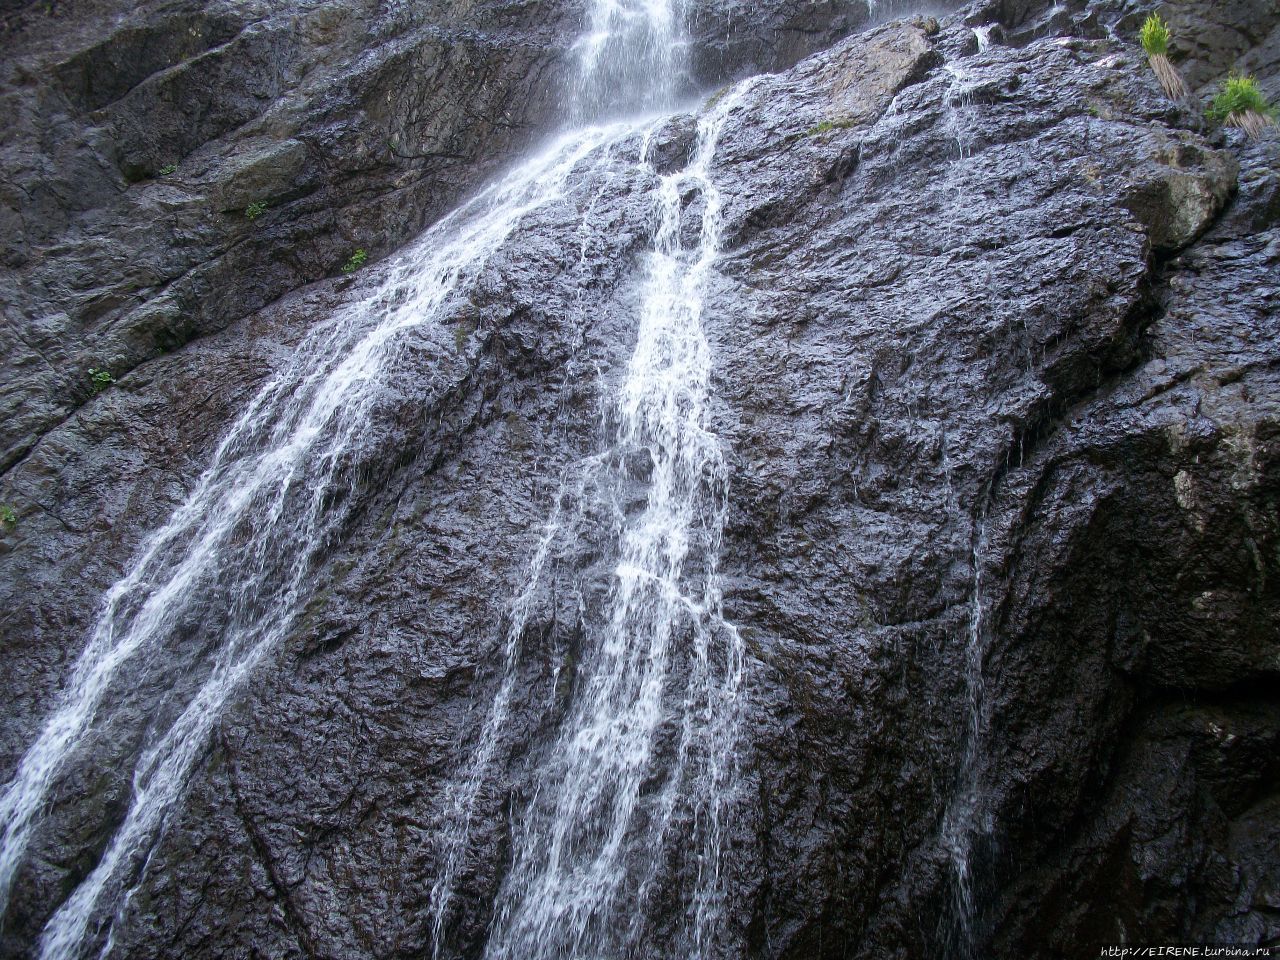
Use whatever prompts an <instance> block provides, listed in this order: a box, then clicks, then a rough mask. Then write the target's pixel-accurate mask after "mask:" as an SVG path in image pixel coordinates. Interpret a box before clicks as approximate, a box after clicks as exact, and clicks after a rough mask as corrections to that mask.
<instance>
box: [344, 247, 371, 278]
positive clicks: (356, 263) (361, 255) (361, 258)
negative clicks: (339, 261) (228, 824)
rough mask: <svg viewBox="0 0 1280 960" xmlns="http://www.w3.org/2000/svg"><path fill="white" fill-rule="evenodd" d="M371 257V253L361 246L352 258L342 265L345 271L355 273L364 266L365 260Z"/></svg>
mask: <svg viewBox="0 0 1280 960" xmlns="http://www.w3.org/2000/svg"><path fill="white" fill-rule="evenodd" d="M368 259H369V254H368V253H367V252H366V251H365V250H364V248H361V249H359V250H357V251H356V252H355V253H353V254H352V255H351V258H350V259H349V260H348V261H347V262H346V263H344V264H343V265H342V272H343V273H355V272H356V271H357V270H359V269H360V268H361V267H363V266H364V262H365V261H366V260H368Z"/></svg>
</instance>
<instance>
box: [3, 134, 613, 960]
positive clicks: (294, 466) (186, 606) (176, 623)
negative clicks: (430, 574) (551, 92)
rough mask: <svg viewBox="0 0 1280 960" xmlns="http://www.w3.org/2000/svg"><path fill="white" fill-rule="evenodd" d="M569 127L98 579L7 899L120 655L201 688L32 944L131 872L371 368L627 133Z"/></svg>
mask: <svg viewBox="0 0 1280 960" xmlns="http://www.w3.org/2000/svg"><path fill="white" fill-rule="evenodd" d="M619 129H620V128H617V127H613V128H603V127H595V128H586V129H583V130H581V131H578V132H576V133H574V134H571V135H568V136H566V137H563V138H561V139H560V140H558V141H557V142H556V143H554V144H553V145H551V147H550V148H548V149H546V150H545V151H543V152H541V153H539V154H538V155H536V156H534V157H533V158H531V159H530V160H528V161H527V162H525V163H524V164H522V165H520V166H519V167H518V168H516V169H515V170H514V171H512V172H511V173H510V174H509V175H508V176H507V177H506V178H505V179H503V180H502V181H500V182H499V183H497V184H496V185H494V186H493V187H491V188H490V189H488V190H486V191H484V192H483V193H481V194H480V195H479V196H477V197H476V198H475V199H474V200H472V201H471V202H469V203H467V204H466V205H464V206H463V207H462V208H460V209H459V210H458V211H456V212H455V213H454V214H452V215H450V216H449V217H448V218H446V219H445V220H443V221H441V222H440V223H439V224H438V225H436V226H435V227H434V228H432V229H431V230H430V231H428V233H427V234H426V235H425V236H424V237H423V238H422V239H421V240H420V241H419V242H418V243H416V244H415V245H414V246H413V248H412V249H411V250H410V251H408V252H407V253H405V254H404V255H403V256H402V257H400V258H399V260H398V262H397V263H396V264H395V265H394V266H393V267H392V268H391V269H390V270H388V272H387V275H386V279H385V281H384V282H383V283H382V284H381V285H380V286H379V287H377V289H375V290H373V291H371V292H370V293H369V295H368V296H367V297H366V298H365V299H363V300H361V301H360V302H358V303H354V304H352V305H350V306H348V307H346V308H345V309H343V310H342V311H341V313H340V314H339V315H338V316H336V317H335V318H333V319H332V320H331V321H330V322H329V323H328V324H327V325H324V326H323V327H321V328H320V329H319V330H318V331H317V333H316V334H314V335H312V336H310V337H309V338H308V339H307V340H306V341H305V342H304V343H303V344H302V346H301V347H300V348H299V349H298V350H297V352H296V354H295V356H294V357H293V359H292V360H291V362H290V363H289V364H288V365H287V366H286V367H284V368H283V369H282V370H281V371H280V372H279V373H277V374H276V375H275V376H274V377H273V378H272V379H271V381H270V382H268V383H267V385H266V386H265V387H263V388H262V390H261V391H260V392H259V393H258V395H257V396H256V397H255V398H254V399H253V401H252V402H251V403H250V404H249V406H248V407H247V408H246V410H245V411H244V412H243V413H242V414H241V415H240V417H239V418H238V419H237V420H236V422H235V423H234V425H233V426H232V427H231V429H230V430H229V431H228V433H227V435H226V437H225V438H224V439H223V440H222V442H221V444H220V445H219V447H218V449H217V451H216V453H215V454H214V457H213V461H212V463H211V465H210V466H209V468H208V469H207V470H206V471H205V472H204V474H203V475H202V476H201V477H200V479H199V481H198V482H197V484H196V485H195V487H194V489H193V490H192V492H191V493H190V495H189V496H188V497H187V499H186V501H185V502H184V503H183V504H182V505H181V506H180V507H179V508H178V509H177V510H176V511H175V513H174V514H173V516H172V517H171V518H170V520H169V521H168V523H166V524H165V525H164V527H162V528H161V529H160V530H159V531H157V532H156V533H155V534H154V535H153V536H152V537H151V538H150V540H149V541H148V543H147V544H146V546H145V548H144V549H143V550H142V552H141V554H140V556H139V557H138V558H137V559H136V560H135V561H134V563H133V565H132V566H131V568H130V569H129V572H128V573H127V574H126V575H125V576H124V577H123V578H122V579H121V580H120V581H119V582H117V583H116V584H115V585H114V586H113V587H112V588H111V590H110V591H109V592H108V594H107V597H106V599H105V602H104V604H103V608H102V613H101V615H100V617H99V619H98V622H97V624H96V626H95V628H94V630H93V633H92V636H91V637H90V640H89V642H88V644H87V646H86V647H85V649H84V651H83V653H82V654H81V655H80V657H79V659H78V660H77V662H76V664H75V667H74V669H73V670H72V673H71V675H70V677H69V678H68V680H67V682H66V684H65V689H64V692H63V694H62V696H61V697H60V699H59V703H58V705H57V706H56V708H55V709H54V710H53V712H52V714H51V715H50V717H49V719H48V720H47V721H46V722H45V724H44V726H43V728H42V729H41V731H40V733H39V735H38V736H37V738H36V740H35V742H34V743H33V744H32V745H31V747H30V748H29V749H28V750H27V751H26V753H25V755H24V756H23V758H22V760H21V761H20V763H19V765H18V768H17V771H16V773H15V775H14V777H13V779H12V780H11V782H10V783H9V784H8V785H7V786H6V787H5V789H4V792H3V794H2V795H0V823H2V824H3V839H2V840H0V908H3V906H4V905H5V904H6V903H7V899H8V894H9V892H10V890H11V888H12V883H13V880H14V876H15V874H16V872H17V870H18V868H19V866H20V865H21V863H22V858H23V855H24V852H25V850H26V849H27V845H28V843H29V841H30V838H31V835H32V832H33V831H34V830H36V829H38V828H39V826H40V824H41V816H42V810H43V808H44V807H45V805H46V803H47V801H48V799H49V797H50V791H51V788H52V787H53V785H54V784H55V783H56V780H57V776H58V773H59V771H60V770H61V769H62V768H63V766H64V764H65V763H66V762H67V760H68V758H69V757H70V756H71V755H72V754H73V753H74V751H76V749H77V748H79V747H80V746H81V745H82V744H84V743H85V742H86V741H87V740H88V738H89V736H90V735H91V733H92V727H93V724H94V722H95V719H97V718H98V717H99V712H100V710H101V709H103V708H104V703H105V702H106V701H107V699H108V695H109V693H110V692H111V691H112V686H113V683H115V682H116V680H117V678H118V675H119V673H120V671H121V667H122V666H123V665H124V664H126V663H130V664H131V667H132V668H133V669H134V670H135V671H136V670H141V671H143V674H144V675H155V674H157V673H158V672H163V671H171V670H175V669H194V670H196V671H199V672H200V676H199V681H198V687H197V688H196V692H195V694H194V696H192V697H191V698H190V700H189V701H188V702H186V703H185V705H182V708H181V709H180V710H179V711H178V712H177V716H176V719H174V720H173V721H172V722H171V723H170V724H168V725H167V726H166V727H164V728H163V729H160V730H158V731H155V732H154V734H153V735H152V737H151V739H150V741H149V742H147V743H146V744H145V746H144V749H143V751H142V753H141V755H140V757H139V758H138V760H137V763H136V766H135V768H134V770H133V777H132V781H133V782H132V797H131V799H130V802H129V806H128V810H127V813H126V815H125V818H124V821H123V822H122V823H121V825H120V826H119V827H118V828H117V829H116V831H115V833H114V835H113V836H112V838H111V840H110V842H109V844H108V846H107V848H106V850H105V851H104V853H103V855H102V857H101V859H100V860H99V862H98V864H97V865H96V867H95V868H94V870H93V871H92V872H91V873H90V874H89V876H88V877H87V878H86V879H85V880H84V881H83V882H82V883H81V884H80V885H79V886H78V887H77V888H76V889H75V891H74V892H73V893H72V894H71V896H70V897H69V898H68V899H67V900H66V901H65V902H64V903H63V905H62V906H61V907H60V908H59V909H58V911H57V912H56V913H55V914H54V915H53V917H52V918H51V919H50V921H49V923H48V925H47V926H46V928H45V930H44V932H43V935H42V938H41V956H42V957H44V958H49V960H61V958H72V957H76V956H79V955H80V953H81V952H82V951H83V949H84V946H85V940H86V937H87V935H88V934H89V933H90V926H91V921H93V920H94V918H95V916H96V915H97V911H98V909H99V904H100V901H101V900H102V898H103V895H104V893H105V892H106V891H107V890H108V889H118V888H119V887H120V885H121V884H122V883H124V882H126V881H127V879H128V878H129V877H130V876H132V875H136V873H137V871H138V869H140V864H141V861H142V860H143V859H144V858H145V856H146V853H147V851H148V850H149V848H150V846H151V844H152V843H153V842H154V839H155V837H156V836H157V834H158V832H159V830H160V829H161V828H162V826H163V823H164V819H165V817H166V816H167V814H168V812H169V810H170V809H171V808H172V806H173V804H174V802H175V801H176V800H177V799H178V797H179V796H180V794H181V792H182V790H183V788H184V786H185V783H186V780H187V778H188V775H189V773H190V770H191V766H192V763H193V762H194V761H195V759H196V757H197V756H198V755H199V754H200V752H201V749H202V748H203V746H204V744H205V743H206V742H207V739H208V735H209V732H210V730H211V728H212V726H213V724H214V722H215V721H216V718H217V716H218V714H219V711H220V709H221V708H222V706H223V704H225V702H226V701H227V699H228V697H230V696H231V695H232V694H233V693H234V692H235V691H236V690H237V689H238V688H239V687H240V686H241V684H242V683H243V681H244V679H245V678H246V676H248V675H249V674H250V673H251V671H252V670H253V668H254V666H255V665H256V664H257V663H258V662H259V661H260V660H261V658H262V657H263V656H264V654H266V652H267V651H268V650H270V649H271V648H272V647H273V646H274V645H275V644H276V643H277V642H278V641H279V640H280V639H281V637H283V636H284V635H285V634H286V633H287V631H288V630H289V627H290V625H291V623H292V619H293V616H294V614H295V613H296V611H297V609H298V607H299V601H300V599H302V598H303V593H304V578H305V575H306V573H307V572H308V571H309V570H310V568H311V562H312V558H313V557H314V556H315V555H316V553H317V551H318V550H320V549H321V548H322V547H324V546H325V545H326V544H327V543H328V542H329V541H330V539H331V538H332V537H333V536H334V534H335V531H336V530H337V528H338V526H339V525H340V523H341V520H342V519H343V517H344V516H345V509H344V506H343V505H344V504H345V503H346V498H345V497H338V498H337V499H336V501H335V499H334V498H333V494H334V492H335V490H336V489H337V490H340V489H341V487H342V485H343V484H344V483H345V482H347V481H345V480H344V479H343V477H342V473H341V471H342V465H343V462H344V457H345V456H346V455H349V453H350V452H351V451H353V450H355V449H357V448H358V443H359V440H360V437H361V435H362V433H363V432H364V431H365V429H366V427H367V425H368V423H369V418H370V415H371V412H372V410H373V406H374V403H375V399H376V397H377V395H378V392H379V390H380V387H381V382H380V376H381V374H382V372H383V370H384V369H385V367H386V365H387V364H388V363H389V362H390V361H391V360H392V358H393V357H394V356H395V353H396V351H397V349H398V347H399V346H400V345H401V343H402V341H403V338H404V336H405V334H406V333H407V332H408V331H410V330H412V329H413V328H415V327H419V326H421V325H423V324H430V323H432V322H438V320H439V318H440V316H441V314H442V313H443V312H444V311H446V310H447V309H449V307H450V306H451V305H452V304H453V299H452V298H453V297H454V296H455V294H456V293H457V292H458V291H459V290H463V289H465V287H466V286H467V284H468V283H469V282H470V281H471V280H472V279H473V278H475V277H476V275H477V274H478V273H479V271H480V270H481V269H482V268H483V267H484V264H485V263H486V262H487V261H488V259H489V258H490V257H491V256H492V254H493V252H494V251H495V250H497V249H499V248H500V247H501V246H502V244H503V243H504V242H505V241H506V240H507V238H508V237H509V236H510V235H511V233H512V232H513V231H514V230H515V229H516V227H517V226H518V224H519V223H520V222H521V220H522V218H524V217H525V216H526V215H527V214H529V213H530V212H532V211H533V210H535V209H537V208H539V207H541V206H544V205H546V204H548V203H550V202H552V201H554V200H555V199H556V198H558V197H559V196H561V194H562V192H563V189H564V186H565V183H566V181H567V179H568V178H569V176H570V174H571V173H572V172H573V170H574V168H575V167H576V166H577V165H578V164H579V163H580V162H581V161H582V160H583V158H584V157H586V156H587V155H588V154H589V153H591V151H593V150H594V149H596V148H597V147H598V146H600V145H601V144H602V143H604V142H606V141H607V140H609V139H610V138H611V137H613V136H616V135H617V134H618V133H619ZM209 617H215V618H216V620H214V621H213V626H212V627H210V631H211V632H210V636H209V638H208V639H209V642H210V644H211V646H212V652H211V653H210V654H209V655H208V656H207V657H205V658H203V659H201V660H200V661H199V662H198V663H195V664H194V665H192V664H177V663H174V662H172V660H171V659H170V658H169V657H168V655H167V654H168V652H169V651H170V649H171V648H172V647H173V646H174V645H176V644H177V643H179V642H180V641H181V638H182V635H183V631H184V630H185V631H190V629H191V622H192V621H193V620H194V621H196V622H198V623H202V624H205V623H206V621H207V618H209Z"/></svg>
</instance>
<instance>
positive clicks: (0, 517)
mask: <svg viewBox="0 0 1280 960" xmlns="http://www.w3.org/2000/svg"><path fill="white" fill-rule="evenodd" d="M17 525H18V515H17V514H16V513H14V512H13V507H11V506H9V504H7V503H6V504H4V505H3V506H0V527H3V528H4V529H5V530H12V529H13V528H14V527H16V526H17Z"/></svg>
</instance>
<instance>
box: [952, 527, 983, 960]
mask: <svg viewBox="0 0 1280 960" xmlns="http://www.w3.org/2000/svg"><path fill="white" fill-rule="evenodd" d="M986 547H987V527H986V520H985V518H979V520H978V521H977V527H976V529H975V532H974V541H973V557H972V563H973V587H972V592H971V594H970V597H969V623H968V630H967V631H966V634H965V646H964V685H965V703H966V711H965V714H966V715H965V720H966V724H965V730H964V736H963V739H962V746H961V754H960V764H959V770H958V774H957V782H956V786H955V789H954V792H953V793H952V795H951V801H950V803H949V804H948V805H947V810H946V813H945V814H944V816H943V821H942V845H943V848H944V849H945V850H946V851H947V855H948V857H949V858H950V860H951V869H952V881H953V898H952V899H953V903H952V911H953V917H952V920H953V923H954V929H953V930H952V931H951V939H952V940H953V945H954V954H955V955H956V956H958V957H961V958H968V957H971V956H972V955H973V950H974V923H975V919H976V917H977V902H976V900H975V898H974V891H973V865H972V859H973V841H974V837H975V834H976V833H977V832H978V831H979V830H984V831H986V830H989V827H988V826H986V825H985V824H984V823H983V806H982V794H981V783H980V781H979V779H978V766H979V764H978V761H979V759H980V757H979V751H980V749H981V746H982V735H983V711H984V709H985V705H986V691H985V681H984V680H983V661H984V659H985V657H986V622H985V621H986V607H985V601H984V598H983V585H982V563H983V556H984V554H985V553H986Z"/></svg>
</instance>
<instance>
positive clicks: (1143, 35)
mask: <svg viewBox="0 0 1280 960" xmlns="http://www.w3.org/2000/svg"><path fill="white" fill-rule="evenodd" d="M1138 39H1139V40H1140V41H1141V42H1142V49H1143V50H1145V51H1147V56H1149V57H1167V56H1168V55H1169V25H1168V24H1167V23H1165V22H1164V18H1163V17H1161V16H1160V14H1158V13H1153V14H1151V16H1149V17H1147V19H1146V20H1144V21H1143V23H1142V30H1141V31H1139V33H1138Z"/></svg>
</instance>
